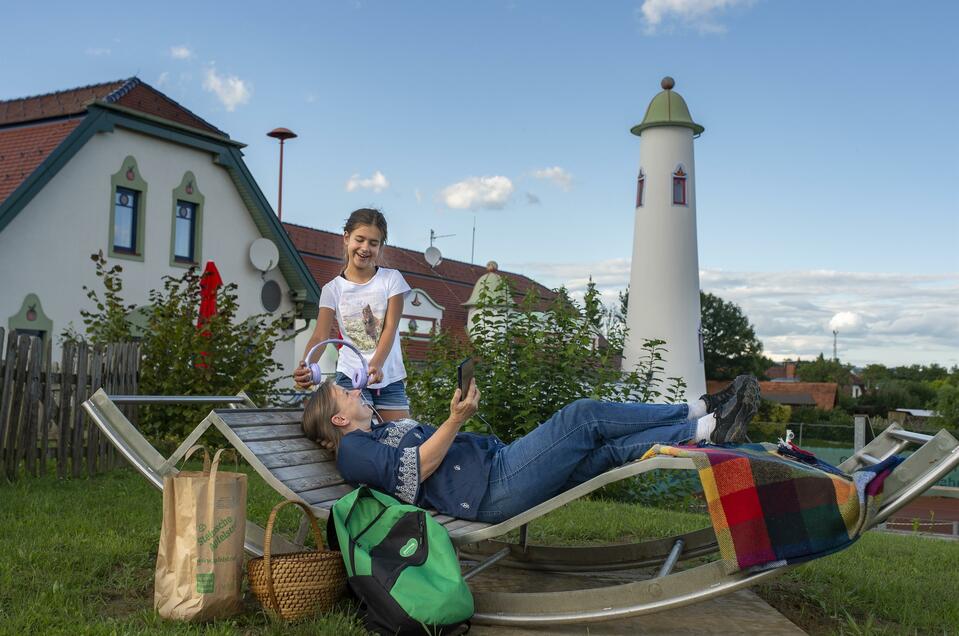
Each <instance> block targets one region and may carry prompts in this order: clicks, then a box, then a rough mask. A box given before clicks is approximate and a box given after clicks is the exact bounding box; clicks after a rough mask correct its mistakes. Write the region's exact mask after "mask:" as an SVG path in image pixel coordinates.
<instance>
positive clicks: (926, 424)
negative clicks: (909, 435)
mask: <svg viewBox="0 0 959 636" xmlns="http://www.w3.org/2000/svg"><path fill="white" fill-rule="evenodd" d="M887 417H888V418H889V420H890V421H891V422H896V423H897V424H899V425H900V426H902V427H903V428H905V429H908V430H910V431H927V430H935V426H933V424H932V422H931V420H932V418H934V417H936V412H935V411H933V410H930V409H895V410H893V411H889V414H888V415H887Z"/></svg>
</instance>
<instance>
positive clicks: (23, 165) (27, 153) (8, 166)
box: [0, 118, 81, 203]
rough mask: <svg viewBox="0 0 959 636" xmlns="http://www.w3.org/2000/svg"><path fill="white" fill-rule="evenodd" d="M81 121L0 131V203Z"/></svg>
mask: <svg viewBox="0 0 959 636" xmlns="http://www.w3.org/2000/svg"><path fill="white" fill-rule="evenodd" d="M80 121H81V119H79V118H74V119H66V120H59V121H53V122H50V123H46V124H37V125H34V126H18V127H16V128H10V129H6V130H4V129H2V128H0V203H3V202H4V201H5V200H6V198H7V197H8V196H10V193H11V192H13V191H14V190H16V189H17V186H19V185H20V184H21V183H22V182H23V180H24V179H26V178H27V177H28V176H30V174H32V173H33V171H34V170H36V169H37V166H39V165H40V164H41V163H42V162H43V160H44V159H46V158H47V156H48V155H49V154H50V153H51V152H53V149H54V148H56V147H57V146H59V145H60V142H61V141H63V139H64V137H66V136H67V135H69V134H70V133H71V132H73V129H74V128H76V127H77V124H79V123H80Z"/></svg>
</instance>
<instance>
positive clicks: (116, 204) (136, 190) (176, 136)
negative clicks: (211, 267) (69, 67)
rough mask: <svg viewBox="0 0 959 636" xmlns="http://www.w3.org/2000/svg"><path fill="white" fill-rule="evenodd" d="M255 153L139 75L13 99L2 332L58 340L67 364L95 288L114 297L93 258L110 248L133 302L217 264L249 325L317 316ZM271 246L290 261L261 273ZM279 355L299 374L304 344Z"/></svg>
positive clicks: (6, 161) (1, 152)
mask: <svg viewBox="0 0 959 636" xmlns="http://www.w3.org/2000/svg"><path fill="white" fill-rule="evenodd" d="M243 147H244V145H243V144H242V143H239V142H237V141H235V140H233V139H231V138H230V137H229V136H228V135H227V134H226V133H225V132H223V131H221V130H219V129H218V128H216V127H215V126H213V125H212V124H210V123H208V122H206V121H204V120H203V119H201V118H200V117H198V116H196V115H195V114H193V113H192V112H190V111H189V110H187V109H186V108H184V107H183V106H181V105H180V104H178V103H177V102H175V101H173V100H172V99H170V98H169V97H167V96H166V95H164V94H163V93H161V92H160V91H158V90H156V89H154V88H152V87H150V86H148V85H147V84H145V83H143V82H142V81H140V80H139V79H137V78H132V79H129V80H121V81H117V82H111V83H106V84H99V85H95V86H87V87H83V88H78V89H72V90H67V91H61V92H57V93H51V94H48V95H40V96H36V97H26V98H23V99H14V100H8V101H3V102H0V324H2V325H3V326H5V327H7V328H8V329H11V330H12V329H18V330H28V331H31V332H33V333H36V334H37V335H40V336H43V337H44V338H47V339H49V340H50V341H51V342H52V344H53V347H54V356H56V355H57V349H58V344H59V343H58V340H59V338H58V336H59V335H60V334H62V333H63V331H64V330H65V329H66V328H67V327H68V326H69V325H71V324H72V325H73V326H74V327H75V328H76V329H77V330H82V328H83V322H82V318H81V315H80V309H81V308H84V307H86V308H91V309H92V307H90V306H89V305H90V303H89V300H88V299H87V298H86V294H85V292H84V290H83V286H84V285H87V286H90V287H93V288H94V289H101V285H100V284H99V283H98V281H97V279H96V276H95V270H94V267H93V263H92V262H91V260H90V256H91V254H95V253H96V252H98V251H101V250H102V251H103V254H104V255H105V256H106V257H107V259H108V261H109V262H112V263H118V264H120V265H122V267H123V272H122V278H123V295H124V299H125V300H126V301H127V302H129V303H136V304H138V305H142V304H145V303H146V302H147V300H148V296H147V294H148V292H149V291H150V290H151V289H159V288H160V287H161V278H162V277H163V276H165V275H174V276H179V275H181V274H182V273H183V272H184V269H185V268H188V267H193V266H196V267H198V268H199V269H202V268H203V267H204V265H205V263H206V262H207V261H213V262H214V263H215V264H216V266H217V269H218V270H219V272H220V275H221V276H222V278H223V280H224V281H225V282H227V283H235V284H236V285H237V293H238V300H239V304H240V311H239V317H240V318H241V319H242V318H243V317H245V316H249V315H252V314H256V313H263V312H269V313H272V314H274V315H276V316H284V317H288V318H289V323H290V324H291V325H292V324H293V322H294V319H296V318H301V319H306V320H309V319H310V318H313V317H315V315H316V311H317V301H318V299H319V286H318V285H317V284H316V282H315V281H314V280H313V277H312V276H311V275H310V273H309V271H308V269H307V267H306V265H305V264H304V262H303V259H302V258H301V256H300V254H299V252H298V251H297V250H296V248H295V247H294V246H293V244H292V242H291V241H290V238H289V237H288V236H287V233H286V232H285V231H284V229H283V227H282V226H281V225H280V223H279V221H278V220H277V218H276V215H275V214H274V212H273V210H272V208H271V207H270V205H269V203H267V201H266V198H265V197H264V196H263V193H262V192H261V191H260V188H259V186H257V184H256V182H255V181H254V180H253V177H252V176H251V174H250V172H249V170H248V169H247V167H246V165H245V164H244V162H243V153H242V148H243ZM262 238H266V239H269V240H270V241H272V242H273V244H275V246H276V248H277V250H276V253H277V261H278V262H277V263H271V264H268V265H264V264H263V263H259V266H260V268H261V269H258V268H257V267H255V266H254V264H253V262H252V261H251V257H250V246H251V244H252V243H253V242H254V241H256V240H257V239H262ZM264 243H265V242H263V241H261V242H260V246H261V247H262V245H263V244H264ZM266 247H267V248H268V249H267V252H268V253H269V252H270V251H271V250H270V249H269V245H268V244H267V245H266ZM254 260H257V259H254ZM271 265H272V268H271V267H270V266H271ZM262 270H266V271H262ZM274 357H275V359H276V360H277V362H279V363H280V364H281V365H283V366H284V373H285V374H286V373H288V372H290V371H291V370H292V365H293V364H294V363H295V358H296V353H295V352H294V349H293V341H292V339H290V340H287V341H284V342H281V343H280V345H279V346H278V347H277V350H276V351H275V352H274Z"/></svg>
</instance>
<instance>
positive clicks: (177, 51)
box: [170, 44, 193, 60]
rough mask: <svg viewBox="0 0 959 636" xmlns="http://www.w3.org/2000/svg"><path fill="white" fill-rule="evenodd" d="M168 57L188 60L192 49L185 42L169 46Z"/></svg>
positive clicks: (191, 55)
mask: <svg viewBox="0 0 959 636" xmlns="http://www.w3.org/2000/svg"><path fill="white" fill-rule="evenodd" d="M170 57H172V58H173V59H175V60H189V59H190V58H192V57H193V50H192V49H190V47H188V46H186V45H185V44H180V45H178V46H171V47H170Z"/></svg>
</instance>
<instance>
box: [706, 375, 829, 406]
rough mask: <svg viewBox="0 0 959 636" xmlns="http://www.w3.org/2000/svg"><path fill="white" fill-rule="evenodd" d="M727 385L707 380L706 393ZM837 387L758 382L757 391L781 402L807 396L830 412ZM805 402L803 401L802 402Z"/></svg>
mask: <svg viewBox="0 0 959 636" xmlns="http://www.w3.org/2000/svg"><path fill="white" fill-rule="evenodd" d="M727 384H729V382H727V381H724V380H707V381H706V391H708V392H709V393H715V392H716V391H718V390H719V389H721V388H723V387H724V386H726V385H727ZM838 388H839V385H838V384H836V383H835V382H760V383H759V390H760V392H761V394H762V396H763V397H764V398H767V399H773V397H776V398H780V399H776V400H774V401H782V398H784V397H785V396H788V395H796V396H808V397H809V398H811V399H812V401H813V402H815V404H816V406H817V407H818V408H821V409H822V410H824V411H831V410H832V409H833V407H835V406H836V391H837V390H838ZM802 401H805V400H802Z"/></svg>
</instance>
